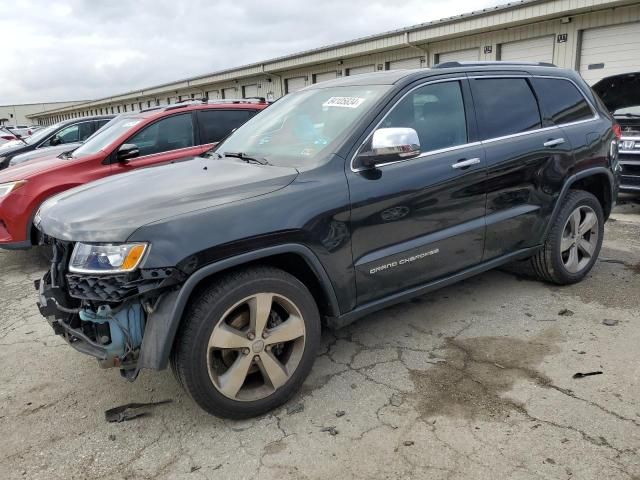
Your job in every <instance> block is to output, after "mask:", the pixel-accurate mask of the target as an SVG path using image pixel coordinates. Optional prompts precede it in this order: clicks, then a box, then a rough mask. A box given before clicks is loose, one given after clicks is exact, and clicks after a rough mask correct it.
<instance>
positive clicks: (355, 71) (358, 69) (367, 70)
mask: <svg viewBox="0 0 640 480" xmlns="http://www.w3.org/2000/svg"><path fill="white" fill-rule="evenodd" d="M375 70H376V66H375V65H365V66H363V67H353V68H349V69H347V75H349V76H350V77H351V76H353V75H360V74H361V73H371V72H375Z"/></svg>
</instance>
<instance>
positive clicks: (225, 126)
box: [198, 110, 255, 144]
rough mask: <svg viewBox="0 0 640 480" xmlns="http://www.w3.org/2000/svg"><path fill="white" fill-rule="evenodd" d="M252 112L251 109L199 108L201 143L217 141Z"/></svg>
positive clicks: (249, 116)
mask: <svg viewBox="0 0 640 480" xmlns="http://www.w3.org/2000/svg"><path fill="white" fill-rule="evenodd" d="M254 113H255V112H253V111H252V110H200V111H199V112H198V122H199V123H200V140H201V143H203V144H204V143H215V142H219V141H220V140H222V139H223V138H224V137H226V136H227V135H229V134H230V133H231V131H232V130H233V129H234V128H238V127H239V126H240V125H242V124H243V123H244V122H246V121H247V120H249V118H251V117H252V116H253V115H254Z"/></svg>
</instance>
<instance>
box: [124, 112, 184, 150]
mask: <svg viewBox="0 0 640 480" xmlns="http://www.w3.org/2000/svg"><path fill="white" fill-rule="evenodd" d="M126 143H133V144H135V145H137V147H138V149H139V150H140V156H141V157H142V156H144V155H152V154H154V153H161V152H168V151H170V150H177V149H179V148H187V147H193V145H194V138H193V121H192V117H191V114H190V113H186V114H183V115H174V116H172V117H168V118H163V119H162V120H159V121H157V122H155V123H153V124H151V125H149V126H148V127H147V128H145V129H143V130H142V131H140V132H139V133H137V134H135V135H134V136H133V137H131V138H130V139H128V140H127V141H126Z"/></svg>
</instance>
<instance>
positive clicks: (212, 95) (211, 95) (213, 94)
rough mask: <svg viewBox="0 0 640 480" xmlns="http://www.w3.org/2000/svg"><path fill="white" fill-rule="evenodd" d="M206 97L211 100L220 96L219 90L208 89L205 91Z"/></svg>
mask: <svg viewBox="0 0 640 480" xmlns="http://www.w3.org/2000/svg"><path fill="white" fill-rule="evenodd" d="M207 97H209V98H210V99H211V100H216V99H218V98H220V90H209V91H208V92H207Z"/></svg>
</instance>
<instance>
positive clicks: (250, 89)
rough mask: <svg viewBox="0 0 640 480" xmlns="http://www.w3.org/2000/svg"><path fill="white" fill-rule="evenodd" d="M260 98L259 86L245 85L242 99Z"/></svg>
mask: <svg viewBox="0 0 640 480" xmlns="http://www.w3.org/2000/svg"><path fill="white" fill-rule="evenodd" d="M257 96H258V85H257V84H255V83H254V84H253V85H245V86H244V87H242V98H249V97H257Z"/></svg>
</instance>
